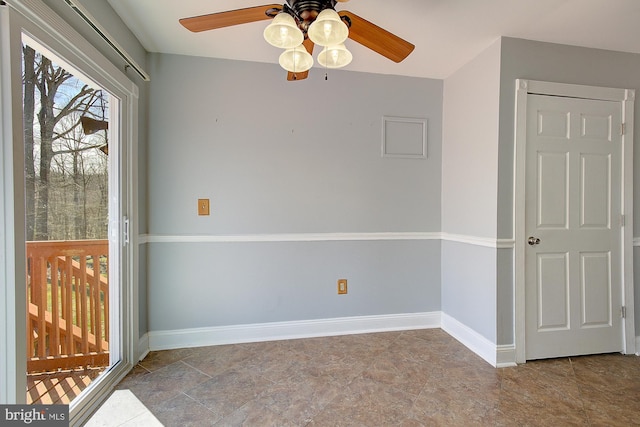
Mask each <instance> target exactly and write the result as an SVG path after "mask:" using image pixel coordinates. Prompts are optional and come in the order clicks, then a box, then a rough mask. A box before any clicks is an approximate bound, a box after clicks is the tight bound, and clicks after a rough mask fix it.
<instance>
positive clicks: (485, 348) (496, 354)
mask: <svg viewBox="0 0 640 427" xmlns="http://www.w3.org/2000/svg"><path fill="white" fill-rule="evenodd" d="M440 317H441V323H442V330H443V331H445V332H446V333H448V334H449V335H451V336H452V337H454V338H455V339H457V340H458V341H460V342H461V343H462V344H464V345H465V346H466V347H467V348H469V350H471V351H473V352H474V353H475V354H477V355H478V356H480V357H482V358H483V359H484V360H485V361H487V363H489V364H490V365H491V366H494V367H496V368H502V367H507V366H515V363H516V361H515V347H514V346H513V345H501V346H497V345H496V344H494V343H492V342H491V341H489V340H488V339H487V338H485V337H484V336H482V335H480V334H479V333H478V332H476V331H474V330H473V329H471V328H470V327H468V326H467V325H465V324H463V323H461V322H459V321H458V320H456V319H454V318H453V317H451V316H449V315H448V314H446V313H442V315H441V316H440Z"/></svg>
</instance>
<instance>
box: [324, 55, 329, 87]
mask: <svg viewBox="0 0 640 427" xmlns="http://www.w3.org/2000/svg"><path fill="white" fill-rule="evenodd" d="M327 55H328V52H327V50H326V49H325V50H324V80H325V81H327V80H329V73H328V72H327Z"/></svg>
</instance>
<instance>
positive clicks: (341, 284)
mask: <svg viewBox="0 0 640 427" xmlns="http://www.w3.org/2000/svg"><path fill="white" fill-rule="evenodd" d="M346 293H347V279H338V295H344V294H346Z"/></svg>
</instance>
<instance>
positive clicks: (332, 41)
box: [180, 0, 415, 81]
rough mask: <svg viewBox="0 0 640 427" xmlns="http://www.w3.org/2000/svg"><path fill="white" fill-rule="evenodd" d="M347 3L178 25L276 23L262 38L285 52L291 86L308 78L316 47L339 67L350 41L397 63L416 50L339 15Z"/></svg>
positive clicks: (322, 59)
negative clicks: (265, 21) (337, 9)
mask: <svg viewBox="0 0 640 427" xmlns="http://www.w3.org/2000/svg"><path fill="white" fill-rule="evenodd" d="M347 1H349V0H285V3H284V4H283V5H279V4H265V5H262V6H254V7H248V8H244V9H236V10H229V11H226V12H219V13H210V14H207V15H200V16H193V17H189V18H182V19H180V24H182V25H183V26H184V27H185V28H186V29H188V30H190V31H192V32H196V33H197V32H201V31H208V30H214V29H217V28H223V27H230V26H233V25H240V24H246V23H249V22H256V21H262V20H267V19H273V21H272V22H271V24H269V26H268V27H267V28H266V29H265V32H264V36H265V39H266V40H267V41H268V42H269V43H271V44H272V45H274V46H277V47H281V48H284V49H285V51H284V52H283V53H282V55H280V65H282V67H283V68H285V69H286V70H287V71H288V74H287V80H290V81H291V80H303V79H306V78H307V76H308V74H309V69H310V68H311V66H312V65H313V58H312V57H311V54H312V53H313V49H314V46H315V45H316V44H319V45H321V46H324V47H325V48H324V50H323V51H322V52H321V53H320V55H319V56H318V62H319V63H320V64H321V65H323V66H325V67H327V68H339V67H341V66H344V65H346V64H348V63H349V62H351V58H352V56H351V53H350V52H349V51H348V50H347V49H346V47H345V46H344V44H343V41H344V39H346V38H347V37H348V38H350V39H351V40H353V41H355V42H357V43H360V44H361V45H363V46H366V47H368V48H369V49H371V50H373V51H374V52H377V53H379V54H380V55H382V56H384V57H386V58H388V59H390V60H392V61H394V62H401V61H402V60H404V59H405V58H406V57H407V56H409V54H410V53H411V52H412V51H413V49H414V48H415V46H414V45H413V44H411V43H409V42H408V41H406V40H403V39H401V38H400V37H398V36H396V35H395V34H392V33H390V32H389V31H387V30H385V29H383V28H380V27H378V26H377V25H375V24H373V23H371V22H369V21H367V20H366V19H364V18H361V17H360V16H358V15H356V14H354V13H353V12H349V11H346V10H342V11H340V12H336V10H335V6H336V4H337V3H338V2H341V3H343V2H347ZM336 41H337V42H336Z"/></svg>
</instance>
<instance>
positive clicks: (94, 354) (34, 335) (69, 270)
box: [27, 240, 109, 373]
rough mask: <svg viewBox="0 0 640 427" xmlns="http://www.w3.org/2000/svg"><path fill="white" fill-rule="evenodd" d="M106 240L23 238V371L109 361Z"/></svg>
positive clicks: (105, 364) (83, 365)
mask: <svg viewBox="0 0 640 427" xmlns="http://www.w3.org/2000/svg"><path fill="white" fill-rule="evenodd" d="M108 255H109V243H108V241H107V240H75V241H41V242H27V305H28V307H27V346H28V348H27V352H28V353H27V372H28V373H33V372H50V371H57V370H58V369H73V368H78V367H85V366H108V365H109V281H108V262H107V261H108Z"/></svg>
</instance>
